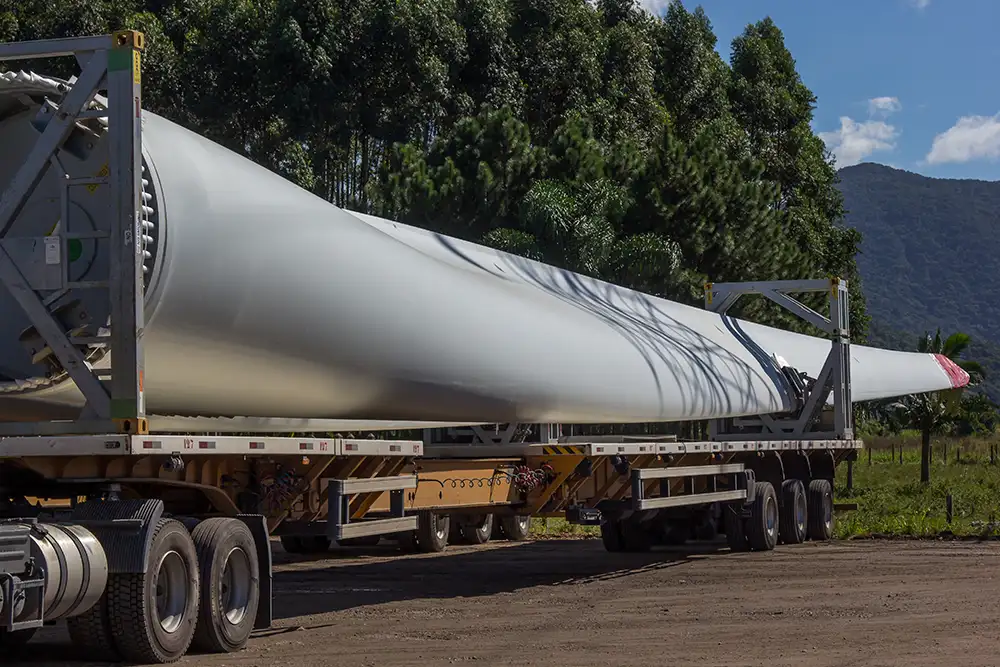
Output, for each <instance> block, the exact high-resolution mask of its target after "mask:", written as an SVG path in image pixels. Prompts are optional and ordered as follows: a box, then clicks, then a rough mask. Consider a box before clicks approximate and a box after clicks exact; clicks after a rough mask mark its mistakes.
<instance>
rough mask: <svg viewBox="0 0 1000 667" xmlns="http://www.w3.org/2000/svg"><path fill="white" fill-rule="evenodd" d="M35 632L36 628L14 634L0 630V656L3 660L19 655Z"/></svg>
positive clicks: (17, 631) (16, 631)
mask: <svg viewBox="0 0 1000 667" xmlns="http://www.w3.org/2000/svg"><path fill="white" fill-rule="evenodd" d="M37 630H38V628H29V629H28V630H15V631H14V632H7V631H6V630H0V655H3V657H4V658H5V659H9V658H16V657H17V656H19V655H21V653H22V652H23V651H24V648H25V647H26V646H27V645H28V642H30V641H31V638H32V637H34V636H35V632H36V631H37Z"/></svg>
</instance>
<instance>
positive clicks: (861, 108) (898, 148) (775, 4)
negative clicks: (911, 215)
mask: <svg viewBox="0 0 1000 667" xmlns="http://www.w3.org/2000/svg"><path fill="white" fill-rule="evenodd" d="M641 2H642V4H644V5H645V6H646V7H647V8H648V9H650V10H651V11H654V12H658V13H659V12H660V11H662V8H663V7H665V6H666V5H667V3H668V2H669V0H641ZM699 4H700V5H701V6H702V7H704V8H705V11H706V13H707V14H708V16H709V18H710V19H711V21H712V25H713V27H714V29H715V34H716V35H717V36H718V38H719V45H718V49H719V51H720V53H722V54H723V56H724V57H725V58H726V60H728V59H729V47H730V43H731V42H732V39H733V37H735V36H736V35H738V34H739V33H741V32H742V31H743V28H744V27H745V26H746V24H747V23H752V22H754V21H757V20H759V19H761V18H763V17H765V16H771V18H773V19H774V21H775V23H776V24H777V25H778V27H779V28H781V30H782V32H783V33H784V35H785V43H786V45H787V46H788V48H789V50H790V51H791V53H792V56H793V57H794V58H795V60H796V63H797V67H798V71H799V74H800V75H801V76H802V79H803V81H804V82H805V84H806V85H807V86H808V87H809V88H810V89H811V90H812V91H813V92H814V93H815V94H816V96H817V98H818V102H817V108H816V114H815V120H814V121H813V129H814V130H815V131H816V132H817V133H819V134H820V136H821V137H822V138H823V140H824V141H825V142H826V143H827V146H828V147H829V148H830V150H832V151H833V152H834V154H835V155H836V156H837V164H838V166H847V165H849V164H856V163H858V162H879V163H881V164H888V165H892V166H894V167H898V168H900V169H906V170H908V171H915V172H918V173H921V174H925V175H927V176H935V177H942V178H978V179H984V180H1000V74H998V72H1000V34H998V32H997V29H998V27H1000V0H868V1H867V2H864V1H862V0H702V1H701V2H700V3H699V2H696V1H695V0H684V5H685V7H687V8H688V9H694V8H695V7H696V6H698V5H699Z"/></svg>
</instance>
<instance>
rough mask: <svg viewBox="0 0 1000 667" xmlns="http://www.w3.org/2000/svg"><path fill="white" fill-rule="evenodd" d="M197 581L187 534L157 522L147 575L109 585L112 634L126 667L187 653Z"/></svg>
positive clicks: (175, 524) (113, 579)
mask: <svg viewBox="0 0 1000 667" xmlns="http://www.w3.org/2000/svg"><path fill="white" fill-rule="evenodd" d="M199 576H200V575H199V571H198V554H197V552H196V551H195V547H194V541H193V540H192V539H191V533H189V532H188V531H187V529H186V528H185V527H184V524H182V523H181V522H180V521H176V520H174V519H160V521H159V522H158V523H157V525H156V528H155V529H154V531H153V539H152V543H151V544H150V548H149V555H148V556H147V559H146V571H145V572H141V573H139V574H133V573H127V574H112V575H111V576H110V578H109V579H108V612H109V616H110V618H111V631H112V633H113V634H114V637H115V644H116V645H117V647H118V652H119V654H120V655H121V657H122V658H123V659H124V660H125V661H126V662H134V663H140V664H148V663H153V664H163V663H168V662H174V661H176V660H178V659H179V658H180V657H181V656H183V655H184V654H185V653H186V652H187V650H188V648H189V647H190V646H191V641H192V640H193V639H194V630H195V626H196V625H197V623H198V601H199V598H200V590H199V589H200V586H199Z"/></svg>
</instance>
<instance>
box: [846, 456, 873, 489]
mask: <svg viewBox="0 0 1000 667" xmlns="http://www.w3.org/2000/svg"><path fill="white" fill-rule="evenodd" d="M869 451H870V450H869ZM853 490H854V459H847V491H848V492H851V491H853Z"/></svg>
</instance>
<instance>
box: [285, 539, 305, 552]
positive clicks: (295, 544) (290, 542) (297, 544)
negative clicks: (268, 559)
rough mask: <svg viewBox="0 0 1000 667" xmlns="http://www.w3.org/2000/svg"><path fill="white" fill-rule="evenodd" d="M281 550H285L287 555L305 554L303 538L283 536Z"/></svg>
mask: <svg viewBox="0 0 1000 667" xmlns="http://www.w3.org/2000/svg"><path fill="white" fill-rule="evenodd" d="M279 539H280V540H281V548H282V549H284V550H285V553H286V554H301V553H305V549H303V546H302V538H300V537H299V536H298V535H282V536H281V537H280V538H279Z"/></svg>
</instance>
